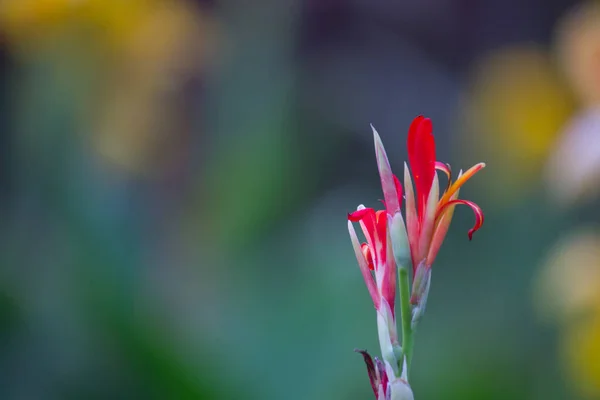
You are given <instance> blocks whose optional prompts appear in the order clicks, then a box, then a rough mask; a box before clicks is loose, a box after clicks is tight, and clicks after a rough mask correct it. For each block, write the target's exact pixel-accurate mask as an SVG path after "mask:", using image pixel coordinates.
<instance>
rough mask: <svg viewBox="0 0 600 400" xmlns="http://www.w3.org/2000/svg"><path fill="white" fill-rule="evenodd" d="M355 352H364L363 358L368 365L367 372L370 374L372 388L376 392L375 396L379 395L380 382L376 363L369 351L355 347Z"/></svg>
mask: <svg viewBox="0 0 600 400" xmlns="http://www.w3.org/2000/svg"><path fill="white" fill-rule="evenodd" d="M354 351H355V352H357V353H360V354H362V356H363V359H364V360H365V364H366V365H367V373H368V374H369V381H370V382H371V388H372V389H373V393H375V397H377V392H378V391H379V382H380V379H379V378H378V376H377V375H378V374H377V372H378V371H377V370H376V369H375V364H374V363H373V359H372V358H371V356H370V355H369V353H367V351H366V350H359V349H354Z"/></svg>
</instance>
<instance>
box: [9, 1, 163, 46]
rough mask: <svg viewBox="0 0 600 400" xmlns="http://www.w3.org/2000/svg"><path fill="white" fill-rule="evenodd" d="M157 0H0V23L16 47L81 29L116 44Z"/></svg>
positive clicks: (132, 28) (134, 27) (157, 2)
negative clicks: (58, 33) (59, 33)
mask: <svg viewBox="0 0 600 400" xmlns="http://www.w3.org/2000/svg"><path fill="white" fill-rule="evenodd" d="M160 3H162V1H161V0H127V1H122V0H77V1H74V0H3V1H2V2H0V26H2V27H3V28H2V30H3V31H4V33H5V34H6V35H7V37H8V39H9V42H10V43H11V44H13V45H15V46H16V47H19V48H22V47H28V46H30V45H36V44H39V42H43V41H45V40H47V39H48V38H52V37H54V35H55V34H56V33H57V32H63V33H69V31H70V30H73V29H84V30H85V31H86V32H87V33H88V34H90V36H94V37H97V38H100V39H101V40H103V41H108V42H110V43H111V44H113V45H115V44H117V43H118V42H119V40H120V39H122V38H123V37H124V36H126V35H128V34H129V33H130V32H131V31H132V30H135V29H136V27H137V24H138V22H139V21H140V18H141V17H142V16H143V15H144V13H145V12H147V11H148V10H150V9H152V8H153V7H154V6H155V5H156V4H160ZM71 33H74V32H71ZM79 33H81V32H79Z"/></svg>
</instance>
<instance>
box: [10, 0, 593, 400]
mask: <svg viewBox="0 0 600 400" xmlns="http://www.w3.org/2000/svg"><path fill="white" fill-rule="evenodd" d="M571 6H572V4H571V2H569V1H567V0H565V1H552V2H548V3H544V5H541V4H539V2H533V1H525V2H519V3H516V0H511V1H499V0H488V1H485V2H480V3H477V4H470V5H468V6H467V5H466V3H464V2H449V1H441V0H438V1H433V2H425V3H418V2H417V3H415V2H402V1H393V2H390V1H375V2H368V3H367V2H362V1H358V0H354V1H345V2H342V1H332V2H318V1H309V0H291V1H289V2H281V1H278V0H263V1H261V2H258V3H257V2H239V1H232V0H223V1H206V0H205V1H200V0H195V1H193V0H132V1H128V2H120V1H116V0H114V1H113V0H80V1H66V0H5V1H3V2H0V38H1V39H0V47H1V49H0V50H1V55H2V57H0V67H1V68H0V71H1V74H0V97H1V104H2V107H0V126H1V129H0V138H1V139H2V140H1V141H0V143H2V146H1V148H2V150H3V151H2V154H3V157H4V159H3V160H2V165H3V166H4V170H3V171H1V173H0V216H1V217H2V221H3V224H2V229H1V230H0V247H1V248H2V251H1V252H0V398H2V399H15V400H16V399H25V398H27V399H29V398H35V399H46V398H48V399H55V398H56V399H81V398H90V399H101V398H114V399H120V398H123V399H132V398H136V399H137V398H143V399H153V398H156V399H166V398H169V399H229V398H232V399H233V398H241V397H244V398H248V399H259V398H260V399H282V398H285V399H290V400H295V399H298V400H300V399H365V398H370V396H371V393H370V388H369V384H368V379H367V376H366V373H365V371H364V365H363V362H362V360H361V359H360V356H357V355H356V354H355V353H353V352H352V350H353V348H355V347H360V348H367V349H369V350H371V351H374V350H375V349H377V347H378V346H377V337H376V336H377V335H376V331H375V323H374V322H375V321H374V318H375V316H374V312H373V309H372V306H371V305H370V302H369V299H368V294H367V291H366V289H365V288H364V285H363V283H362V279H361V276H360V273H359V271H358V268H357V266H356V265H355V263H356V261H355V259H354V255H353V254H352V250H351V246H350V242H349V239H348V237H347V230H346V223H345V216H346V212H348V211H349V210H352V209H354V208H355V207H356V205H357V204H360V203H364V204H365V205H370V206H374V205H376V203H377V200H378V199H379V198H381V197H382V195H381V193H380V188H379V179H378V177H377V169H376V165H375V160H374V154H373V150H372V138H371V135H370V130H369V123H370V122H372V123H373V124H375V126H377V128H378V130H379V132H380V133H381V135H382V138H383V141H384V143H385V144H386V148H387V149H388V153H389V156H390V160H391V163H392V167H393V169H394V170H396V171H400V168H401V167H402V162H403V160H404V159H405V158H406V150H405V135H406V130H407V127H408V124H409V123H410V121H411V120H412V118H413V117H414V116H415V115H417V114H420V113H423V114H426V115H428V116H431V117H432V119H433V123H434V133H435V135H436V140H437V143H438V147H439V157H440V159H441V160H444V161H448V162H450V163H451V164H452V166H453V168H454V169H456V170H458V169H460V168H465V167H467V166H469V165H472V164H473V163H474V162H478V161H485V162H487V165H488V166H487V168H486V169H485V170H484V171H483V172H482V173H481V174H479V175H478V176H477V177H476V178H475V179H474V180H473V182H472V184H470V185H469V186H467V187H465V188H464V189H463V190H464V191H466V192H465V193H463V194H464V196H465V197H466V198H470V199H473V200H474V201H476V202H477V203H478V204H480V205H481V206H482V208H483V210H484V212H485V214H486V223H485V226H484V227H483V229H482V230H481V231H480V232H478V235H477V236H476V237H475V238H474V240H473V242H469V241H468V240H467V235H466V231H467V229H468V228H469V226H470V224H471V223H472V221H471V218H472V216H471V215H470V214H469V213H467V212H461V210H459V211H458V212H457V213H456V215H455V217H454V218H455V223H454V224H453V226H454V227H453V228H452V229H451V231H450V232H449V236H448V238H447V239H446V243H445V245H444V246H443V247H442V249H441V251H440V255H439V257H438V260H437V261H436V266H435V271H434V273H433V283H432V290H431V293H430V300H429V303H428V312H427V315H426V317H425V319H424V320H423V322H422V324H421V328H420V330H419V332H418V335H417V339H416V352H415V360H414V373H413V377H412V378H411V379H413V382H412V386H413V389H414V391H415V393H416V396H417V398H418V399H423V400H425V399H437V400H442V399H461V400H464V399H481V398H485V399H506V398H510V399H515V400H519V399H538V398H539V399H545V400H550V399H565V398H569V399H577V398H578V396H582V397H581V398H594V397H593V396H597V391H596V390H597V387H598V382H600V376H599V375H598V370H597V366H598V365H599V363H598V358H597V354H600V351H598V346H599V343H600V337H599V336H600V335H598V332H599V330H598V321H597V315H598V308H594V307H591V308H590V310H596V311H586V317H585V318H583V317H581V315H580V313H579V312H576V313H575V314H569V315H577V323H575V322H574V320H572V319H571V317H569V318H567V319H562V318H543V317H544V316H547V315H552V316H557V315H558V314H559V311H560V310H563V307H565V308H564V309H567V308H568V307H567V305H569V304H576V303H577V302H578V301H579V300H578V299H580V298H582V297H584V296H583V294H584V292H585V293H587V292H588V290H589V292H590V293H600V291H596V289H595V287H594V285H593V283H594V282H596V280H597V278H595V275H593V274H591V272H590V271H593V270H594V269H593V268H591V267H590V268H585V267H582V265H584V266H585V265H587V266H593V265H598V259H599V258H600V256H599V255H596V254H595V253H593V252H592V251H590V252H585V251H583V250H579V251H576V252H575V255H576V256H577V257H576V256H569V257H567V258H562V255H560V254H563V253H561V251H562V250H556V249H562V247H561V243H562V240H563V239H562V238H563V236H565V235H566V233H568V232H571V231H572V230H575V231H577V230H578V229H580V228H581V225H582V224H584V223H585V225H586V226H587V227H588V228H589V229H590V231H592V232H595V231H597V224H598V222H599V221H600V213H599V211H598V207H597V202H598V198H597V196H596V195H595V194H594V192H593V191H589V190H583V189H582V190H579V189H581V188H582V187H583V186H582V185H591V183H589V182H594V181H593V178H590V179H591V180H583V179H578V178H579V177H583V176H596V175H594V174H591V172H590V174H588V172H589V171H588V169H590V170H592V169H594V168H595V167H593V166H594V165H595V164H594V163H593V162H592V161H589V160H595V159H596V157H597V154H598V153H599V152H600V150H599V149H600V147H598V148H597V149H596V150H594V147H593V146H588V147H590V149H589V152H587V153H585V157H583V155H584V153H583V152H582V151H580V150H577V149H580V148H581V147H577V146H574V147H573V149H575V150H573V151H564V149H566V148H567V147H568V148H569V149H570V148H571V147H569V146H571V142H569V141H568V140H567V139H566V138H568V137H569V132H570V130H569V129H564V128H563V126H566V125H568V124H569V121H571V122H573V121H578V120H579V119H578V118H579V117H580V116H581V115H584V116H587V115H588V114H587V113H588V112H589V104H588V102H586V101H585V100H584V97H585V98H587V97H586V96H583V95H582V94H581V92H580V90H578V85H577V84H576V83H575V82H579V81H578V80H577V79H574V78H573V77H574V76H575V75H573V74H571V72H569V71H584V73H586V74H587V73H589V71H590V69H589V68H591V67H590V66H589V65H588V64H585V63H587V62H588V61H589V60H588V58H587V56H586V57H583V56H585V55H586V54H588V53H586V52H585V51H583V52H582V51H581V48H583V49H587V48H588V44H586V43H590V42H591V43H595V42H594V40H592V39H590V35H591V37H592V38H594V37H595V36H594V34H589V32H595V29H596V25H595V24H596V21H597V20H596V19H594V18H593V16H594V15H595V14H594V11H593V10H592V11H589V12H588V11H584V12H583V16H584V17H586V18H587V17H589V16H592V17H590V18H589V19H586V21H587V22H585V23H581V24H578V23H572V22H568V21H569V18H572V17H569V16H571V15H580V14H571V11H569V7H571ZM584 10H587V9H585V8H584ZM590 10H591V9H590ZM580 13H581V11H580ZM565 15H566V16H567V17H565ZM561 21H562V22H561ZM564 21H567V22H564ZM575 21H579V20H577V19H575ZM573 25H574V26H581V27H582V30H583V28H586V29H587V27H591V28H590V30H586V31H584V33H582V34H581V35H579V34H573V35H571V34H568V33H564V32H569V29H570V28H569V27H571V26H573ZM555 26H558V31H555V30H554V29H555ZM561 32H562V33H561ZM582 32H583V31H582ZM586 32H588V33H586ZM563 37H564V38H567V39H565V40H563V39H561V38H563ZM582 42H583V44H582ZM552 45H554V46H555V47H554V48H553V47H552ZM578 49H579V50H578ZM553 50H555V51H556V54H557V55H558V57H554V56H553V53H552V51H553ZM561 54H567V55H568V56H567V57H566V58H561V57H562V56H561ZM571 55H573V56H571ZM577 55H579V56H582V57H583V59H581V60H580V59H579V58H577V57H576V56H577ZM557 60H558V62H556V61H557ZM565 60H566V63H565ZM578 60H580V61H578ZM569 63H570V64H569ZM584 64H585V65H584ZM592 64H593V63H592ZM569 65H571V66H569ZM573 65H574V66H575V67H581V68H573ZM592 66H593V65H592ZM562 73H564V76H563V75H562ZM586 76H588V75H586ZM588 78H589V76H588ZM586 79H587V78H586ZM584 86H585V85H584ZM577 103H579V104H577ZM577 107H579V109H578V108H577ZM594 115H595V114H594ZM586 121H587V120H586ZM586 126H587V129H583V130H579V131H578V132H584V133H582V134H580V135H579V136H577V138H578V141H577V144H578V145H580V144H581V143H583V144H585V143H589V140H590V139H589V138H591V137H595V136H594V135H597V132H596V130H597V129H598V128H597V127H596V126H595V125H594V124H586ZM565 143H566V144H565ZM565 154H567V156H565ZM555 159H559V160H561V161H562V162H563V163H564V164H560V163H559V164H555V163H553V161H552V160H555ZM586 160H588V161H586ZM556 165H558V167H556V168H559V169H560V170H562V171H564V172H565V173H564V174H562V175H558V174H555V173H551V172H548V171H553V168H554V167H555V166H556ZM564 165H568V166H572V167H573V168H571V169H567V168H566V167H564ZM582 165H583V167H582ZM554 171H556V170H555V169H554ZM567 171H568V173H567ZM544 173H546V177H545V179H546V180H547V181H549V182H550V184H549V185H548V184H547V185H546V186H544V184H543V183H544V180H543V179H544ZM548 176H550V178H548ZM584 181H585V183H584ZM567 183H570V184H571V186H569V185H568V184H567ZM553 185H564V186H563V187H565V188H567V187H568V188H570V189H568V191H569V192H575V191H576V192H577V193H578V196H581V197H583V198H585V200H586V201H585V202H580V203H576V202H564V203H562V204H563V207H561V208H558V207H556V198H557V196H555V191H554V190H553ZM590 246H591V247H590ZM595 247H597V245H594V244H590V245H588V247H587V248H595ZM555 251H556V252H558V253H556V254H559V255H555ZM583 255H586V256H587V257H588V258H587V259H584V260H583V261H582V260H580V259H579V258H578V257H580V256H583ZM547 259H550V260H552V261H553V262H554V264H552V263H550V262H548V261H546V260H547ZM577 260H579V261H577ZM549 265H554V266H549ZM548 271H554V272H548ZM548 276H551V278H549V277H548ZM586 284H589V288H588V286H586ZM585 288H588V289H585ZM532 293H533V294H532ZM532 298H533V299H534V301H532ZM561 312H562V311H561ZM540 316H541V317H542V318H540ZM549 322H551V323H549ZM586 396H587V397H586Z"/></svg>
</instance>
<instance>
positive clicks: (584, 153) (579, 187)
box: [546, 1, 600, 205]
mask: <svg viewBox="0 0 600 400" xmlns="http://www.w3.org/2000/svg"><path fill="white" fill-rule="evenodd" d="M556 51H557V54H558V59H559V60H560V64H561V66H562V68H563V70H564V72H565V76H566V77H567V79H568V81H569V83H570V84H571V87H572V89H573V92H574V93H575V94H576V95H577V97H578V100H579V101H580V103H581V104H582V106H583V109H582V111H581V112H580V113H578V115H576V116H575V117H574V118H573V119H572V121H571V122H570V123H569V124H568V125H567V126H566V128H565V129H563V130H562V132H561V138H560V140H559V141H558V143H557V144H556V146H555V149H554V151H553V154H552V156H551V157H550V160H549V162H548V165H547V168H546V182H547V187H548V192H549V194H550V197H552V198H553V199H555V200H557V201H558V202H559V203H561V204H563V205H573V204H574V203H577V202H578V201H580V200H586V199H589V198H590V197H592V198H593V197H595V196H596V195H598V194H599V193H600V73H599V71H600V3H598V2H596V1H594V2H589V3H584V4H582V5H579V6H578V7H576V8H575V9H573V10H572V11H571V12H569V13H568V14H566V16H565V17H564V18H563V20H562V21H561V23H560V24H559V26H558V29H557V35H556Z"/></svg>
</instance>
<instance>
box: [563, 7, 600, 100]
mask: <svg viewBox="0 0 600 400" xmlns="http://www.w3.org/2000/svg"><path fill="white" fill-rule="evenodd" d="M556 48H557V52H558V55H559V60H560V63H561V66H562V67H563V68H564V71H565V72H566V76H567V78H568V79H569V81H570V83H571V85H572V87H573V89H574V91H575V92H576V94H577V95H578V97H579V100H580V101H581V102H582V103H583V106H584V107H590V106H598V105H600V74H599V73H598V71H600V3H598V2H597V1H590V2H587V3H584V4H581V5H579V6H578V7H576V8H575V9H573V10H572V11H571V12H570V13H568V14H566V16H565V17H564V18H563V20H562V21H561V23H560V24H559V26H558V29H557V39H556Z"/></svg>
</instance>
